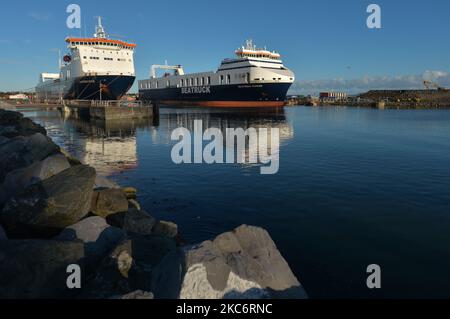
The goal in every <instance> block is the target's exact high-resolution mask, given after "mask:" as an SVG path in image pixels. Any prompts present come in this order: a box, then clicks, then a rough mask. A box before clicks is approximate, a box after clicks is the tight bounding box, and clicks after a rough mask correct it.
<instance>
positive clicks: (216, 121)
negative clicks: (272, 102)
mask: <svg viewBox="0 0 450 319" xmlns="http://www.w3.org/2000/svg"><path fill="white" fill-rule="evenodd" d="M197 120H201V121H202V124H203V131H205V130H207V129H208V128H219V129H220V130H221V131H222V134H223V136H224V137H225V136H226V130H227V128H234V129H236V128H242V129H244V130H246V129H248V128H255V129H256V130H257V131H258V130H259V129H260V128H265V129H267V133H268V141H269V145H268V147H269V149H268V151H269V154H272V148H271V145H270V140H271V134H272V130H271V129H272V128H276V129H278V130H279V138H280V140H279V142H280V146H281V145H282V144H283V143H284V142H286V141H288V140H290V139H292V138H293V137H294V128H293V127H292V125H291V124H290V123H289V122H287V120H286V114H285V112H284V109H282V108H274V109H267V108H264V109H246V110H233V109H209V110H204V109H165V110H161V112H160V128H159V131H160V135H161V136H163V137H164V138H165V139H164V140H162V141H159V142H161V143H173V141H171V133H172V132H173V130H175V129H177V128H179V127H184V128H187V129H188V130H189V131H191V132H194V122H195V121H197ZM227 146H229V145H227ZM252 154H253V155H258V143H257V141H255V140H253V141H250V140H247V142H246V145H245V150H244V154H241V156H242V159H243V160H244V161H245V162H246V163H248V162H249V160H250V155H252ZM251 159H252V160H254V158H251Z"/></svg>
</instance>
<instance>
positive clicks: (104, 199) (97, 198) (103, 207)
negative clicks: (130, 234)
mask: <svg viewBox="0 0 450 319" xmlns="http://www.w3.org/2000/svg"><path fill="white" fill-rule="evenodd" d="M126 211H128V200H127V197H126V196H125V193H124V192H123V191H122V190H121V189H115V188H111V189H103V190H96V191H94V193H93V196H92V204H91V212H92V213H93V214H95V215H97V216H101V217H103V218H106V217H108V216H109V215H113V214H117V213H123V212H126Z"/></svg>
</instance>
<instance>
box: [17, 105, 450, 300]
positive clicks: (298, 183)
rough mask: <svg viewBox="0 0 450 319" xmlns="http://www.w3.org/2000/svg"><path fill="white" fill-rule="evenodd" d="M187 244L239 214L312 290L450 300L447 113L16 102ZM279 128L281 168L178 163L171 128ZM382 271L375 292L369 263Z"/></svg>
mask: <svg viewBox="0 0 450 319" xmlns="http://www.w3.org/2000/svg"><path fill="white" fill-rule="evenodd" d="M24 113H25V114H26V115H27V116H29V117H31V118H33V119H34V120H36V121H37V122H39V123H41V124H43V125H44V126H45V127H46V128H47V130H48V131H49V135H50V136H51V137H52V138H54V139H55V141H56V142H57V143H59V144H60V145H62V146H64V147H65V148H66V149H68V150H69V151H70V152H72V153H73V154H74V155H76V156H78V157H79V158H81V159H82V160H83V161H84V162H86V163H88V164H90V165H92V166H94V167H95V168H96V169H97V170H98V171H99V172H100V173H102V174H105V175H109V176H111V177H112V179H114V180H115V181H117V182H118V183H120V184H121V185H123V186H134V187H137V188H138V190H139V192H140V194H139V195H140V198H139V200H140V202H141V204H142V206H143V208H144V209H145V210H147V211H149V212H151V213H152V214H153V215H154V216H156V217H157V218H160V219H165V220H172V221H175V222H176V223H178V225H179V226H180V230H181V233H182V235H183V236H184V237H185V238H186V240H188V241H189V242H192V243H195V242H199V241H202V240H205V239H210V238H213V237H214V236H215V235H217V234H219V233H222V232H224V231H228V230H231V229H233V228H234V227H236V226H238V225H241V224H243V223H246V224H251V225H257V226H262V227H264V228H266V229H268V230H269V232H270V234H271V235H272V237H273V239H274V241H275V242H276V244H277V246H278V247H279V249H280V250H281V252H282V254H283V255H284V256H285V258H286V259H287V261H288V262H289V264H290V265H291V267H292V269H293V271H294V272H295V274H296V275H297V277H298V278H299V280H300V281H301V282H302V283H303V285H304V286H305V288H306V290H307V292H308V293H309V295H310V297H313V298H315V297H325V298H330V297H331V298H334V297H339V298H344V297H363V298H365V297H450V274H449V273H450V166H449V164H450V111H445V110H443V111H438V110H430V111H428V110H372V109H363V108H345V107H340V108H308V107H293V108H286V109H285V110H278V111H276V112H275V111H264V112H259V113H249V112H241V111H239V112H238V111H232V110H217V109H215V110H214V109H198V108H193V109H171V108H167V109H161V115H160V119H159V123H158V121H156V122H155V123H154V122H152V121H123V122H113V123H104V122H92V123H89V122H84V121H80V120H74V119H63V118H62V117H61V116H60V114H59V113H58V112H56V111H38V112H36V111H33V110H28V111H25V112H24ZM195 119H202V120H203V124H204V126H206V128H208V127H222V128H225V127H243V128H247V127H249V126H255V127H277V128H279V129H280V135H281V148H280V171H279V173H278V174H276V175H272V176H270V175H261V174H260V167H258V166H257V165H256V166H255V165H253V166H250V165H242V164H227V165H207V164H192V165H187V164H184V165H175V164H174V163H173V162H172V160H171V157H170V154H171V150H172V147H173V145H174V144H175V142H172V141H171V139H170V135H171V133H172V131H173V130H174V129H175V128H177V127H181V126H183V127H188V128H191V127H192V125H193V121H194V120H195ZM369 264H379V265H380V266H381V268H382V289H380V290H377V291H371V290H369V289H368V288H367V286H366V278H367V274H366V267H367V266H368V265H369Z"/></svg>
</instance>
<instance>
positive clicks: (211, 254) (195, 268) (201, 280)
mask: <svg viewBox="0 0 450 319" xmlns="http://www.w3.org/2000/svg"><path fill="white" fill-rule="evenodd" d="M180 298H181V299H228V298H229V299H241V298H242V299H247V298H249V299H253V298H258V299H260V298H288V299H300V298H307V295H306V293H305V291H304V289H303V287H302V286H301V284H300V283H299V281H298V280H297V278H296V277H295V276H294V274H293V273H292V271H291V269H290V268H289V265H288V264H287V262H286V261H285V260H284V258H283V257H282V256H281V254H280V252H279V251H278V249H277V248H276V246H275V243H274V242H273V241H272V239H271V238H270V236H269V234H268V233H267V231H265V230H264V229H262V228H257V227H251V226H246V225H244V226H241V227H239V228H237V229H235V230H234V231H233V232H229V233H225V234H222V235H220V236H218V237H217V238H216V239H215V240H214V241H206V242H204V243H202V244H200V245H198V246H194V247H192V248H191V249H189V250H187V252H186V275H185V277H184V281H183V285H182V289H181V293H180Z"/></svg>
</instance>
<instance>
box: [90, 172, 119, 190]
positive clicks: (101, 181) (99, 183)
mask: <svg viewBox="0 0 450 319" xmlns="http://www.w3.org/2000/svg"><path fill="white" fill-rule="evenodd" d="M94 187H95V189H104V188H120V186H119V185H117V184H116V183H114V182H113V181H111V180H109V179H108V178H106V177H104V176H101V175H97V177H96V178H95V185H94Z"/></svg>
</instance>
